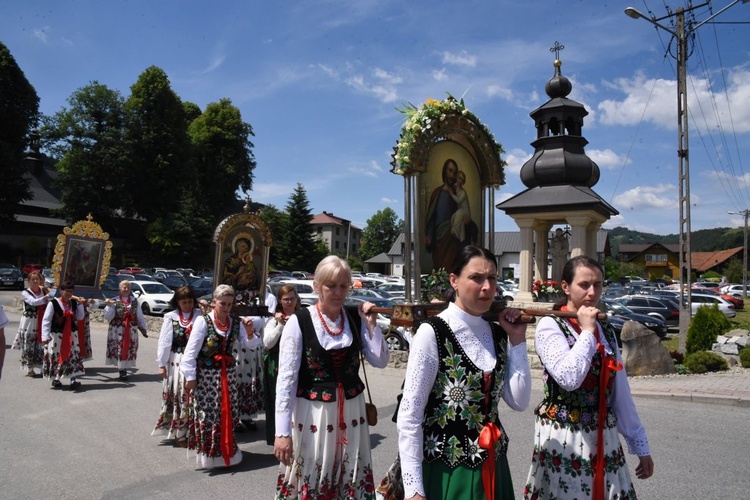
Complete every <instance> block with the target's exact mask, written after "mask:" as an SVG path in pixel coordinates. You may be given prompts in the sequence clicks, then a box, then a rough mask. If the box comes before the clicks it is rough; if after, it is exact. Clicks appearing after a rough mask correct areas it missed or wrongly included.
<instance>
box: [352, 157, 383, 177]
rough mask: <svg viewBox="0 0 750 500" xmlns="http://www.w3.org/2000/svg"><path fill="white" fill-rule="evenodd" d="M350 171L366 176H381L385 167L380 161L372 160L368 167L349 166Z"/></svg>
mask: <svg viewBox="0 0 750 500" xmlns="http://www.w3.org/2000/svg"><path fill="white" fill-rule="evenodd" d="M349 172H352V173H355V174H358V175H364V176H365V177H373V178H377V177H380V173H381V172H383V167H381V166H380V165H378V162H376V161H375V160H371V161H370V164H369V166H366V167H349Z"/></svg>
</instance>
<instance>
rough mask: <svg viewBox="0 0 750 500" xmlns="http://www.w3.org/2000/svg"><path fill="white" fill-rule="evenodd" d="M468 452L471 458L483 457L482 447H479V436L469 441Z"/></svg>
mask: <svg viewBox="0 0 750 500" xmlns="http://www.w3.org/2000/svg"><path fill="white" fill-rule="evenodd" d="M468 453H469V458H470V459H471V460H478V459H480V458H481V457H482V448H480V447H479V436H477V438H476V439H475V440H474V441H472V442H471V443H469V449H468Z"/></svg>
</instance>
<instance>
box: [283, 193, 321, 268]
mask: <svg viewBox="0 0 750 500" xmlns="http://www.w3.org/2000/svg"><path fill="white" fill-rule="evenodd" d="M286 213H287V219H286V221H287V223H286V227H285V228H284V229H285V231H284V233H283V234H282V237H281V245H280V248H279V253H280V255H279V263H280V265H281V266H283V267H285V268H286V269H289V270H295V269H299V270H305V271H311V270H312V269H315V266H317V264H318V262H319V261H320V260H321V259H322V258H323V257H324V256H325V255H319V252H318V247H317V245H316V241H315V238H314V237H313V226H312V219H313V215H312V210H311V209H310V202H309V201H308V199H307V192H306V191H305V188H304V187H303V186H302V184H299V183H298V184H297V187H295V188H294V192H293V193H292V195H291V196H290V197H289V201H288V202H287V205H286Z"/></svg>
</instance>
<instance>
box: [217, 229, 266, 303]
mask: <svg viewBox="0 0 750 500" xmlns="http://www.w3.org/2000/svg"><path fill="white" fill-rule="evenodd" d="M254 249H255V245H254V243H253V239H252V237H251V236H250V235H249V234H245V233H242V234H239V235H237V236H236V237H235V238H234V241H233V245H232V254H231V255H230V256H229V257H227V258H226V260H225V261H224V268H223V271H222V275H221V282H222V283H223V284H226V285H231V286H232V287H234V289H235V290H236V291H239V290H247V289H250V290H258V288H259V287H258V269H257V268H256V266H255V263H254V262H253V251H254Z"/></svg>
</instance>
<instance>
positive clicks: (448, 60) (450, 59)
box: [443, 50, 477, 68]
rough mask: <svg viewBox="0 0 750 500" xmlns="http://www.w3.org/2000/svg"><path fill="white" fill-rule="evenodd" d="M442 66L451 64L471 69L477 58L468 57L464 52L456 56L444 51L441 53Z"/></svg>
mask: <svg viewBox="0 0 750 500" xmlns="http://www.w3.org/2000/svg"><path fill="white" fill-rule="evenodd" d="M443 64H453V65H455V66H467V67H469V68H473V67H474V66H476V65H477V57H476V56H472V55H469V53H468V52H466V51H465V50H462V51H461V52H459V53H458V54H454V53H452V52H448V51H445V52H443Z"/></svg>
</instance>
